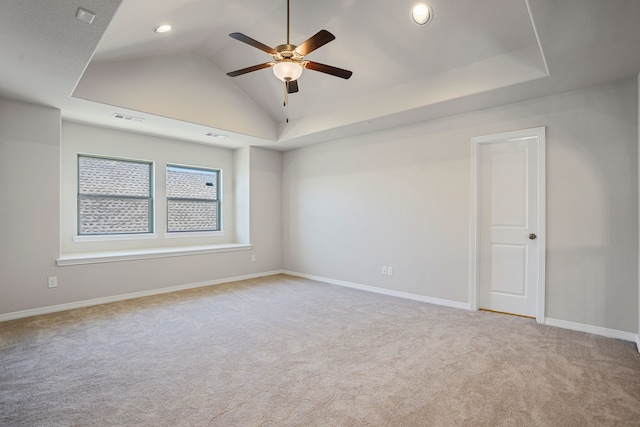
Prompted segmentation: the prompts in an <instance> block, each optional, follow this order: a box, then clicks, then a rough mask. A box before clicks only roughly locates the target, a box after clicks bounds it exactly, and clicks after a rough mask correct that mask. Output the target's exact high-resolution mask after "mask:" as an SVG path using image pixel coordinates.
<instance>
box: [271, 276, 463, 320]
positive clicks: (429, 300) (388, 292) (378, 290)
mask: <svg viewBox="0 0 640 427" xmlns="http://www.w3.org/2000/svg"><path fill="white" fill-rule="evenodd" d="M283 273H284V274H288V275H290V276H297V277H303V278H305V279H310V280H316V281H318V282H324V283H329V284H331V285H338V286H344V287H346V288H353V289H359V290H361V291H367V292H373V293H376V294H382V295H388V296H392V297H398V298H404V299H410V300H414V301H420V302H426V303H429V304H435V305H442V306H445V307H452V308H459V309H462V310H469V309H470V308H471V307H470V305H469V304H468V303H466V302H458V301H451V300H446V299H440V298H433V297H427V296H424V295H418V294H412V293H409V292H401V291H393V290H391V289H385V288H377V287H375V286H368V285H361V284H360V283H353V282H345V281H344V280H336V279H329V278H327V277H320V276H314V275H311V274H305V273H297V272H295V271H288V270H284V271H283Z"/></svg>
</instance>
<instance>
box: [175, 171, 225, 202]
mask: <svg viewBox="0 0 640 427" xmlns="http://www.w3.org/2000/svg"><path fill="white" fill-rule="evenodd" d="M167 197H169V198H177V199H205V200H217V199H218V172H217V171H205V170H199V169H189V168H181V167H177V166H167Z"/></svg>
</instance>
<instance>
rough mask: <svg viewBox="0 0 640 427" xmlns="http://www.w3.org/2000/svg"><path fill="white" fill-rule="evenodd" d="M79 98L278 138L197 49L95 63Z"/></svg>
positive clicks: (264, 116) (263, 116) (76, 93)
mask: <svg viewBox="0 0 640 427" xmlns="http://www.w3.org/2000/svg"><path fill="white" fill-rule="evenodd" d="M73 97H74V98H79V99H84V100H89V101H93V102H97V103H102V104H107V105H111V106H114V107H121V108H126V109H129V110H132V111H138V112H143V113H148V114H152V115H156V116H160V117H165V118H170V119H175V120H179V121H183V122H187V123H192V124H197V125H202V126H205V127H210V128H214V129H217V130H220V131H222V132H229V133H235V134H240V135H247V136H249V137H254V138H260V139H264V140H270V141H275V140H276V138H277V125H276V123H275V122H274V120H273V119H272V118H271V117H269V116H268V115H267V113H265V112H264V111H263V110H262V109H261V108H260V107H259V106H258V105H257V104H256V103H255V101H254V100H253V99H251V98H250V97H249V96H248V95H247V94H246V93H245V92H243V91H242V90H241V89H240V88H238V87H237V86H236V85H233V84H229V81H228V78H227V76H226V75H224V73H222V72H221V70H219V69H218V68H217V67H216V66H215V65H214V64H213V63H212V62H211V61H210V60H208V59H206V58H203V57H201V56H199V55H196V54H193V53H186V54H175V55H167V56H157V57H147V58H140V59H132V60H124V61H113V62H110V61H100V62H98V61H94V62H92V63H91V64H89V66H88V67H87V69H86V71H85V73H84V74H83V76H82V78H81V79H80V81H79V83H78V85H77V86H76V89H75V91H74V92H73Z"/></svg>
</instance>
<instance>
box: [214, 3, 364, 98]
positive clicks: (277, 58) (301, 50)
mask: <svg viewBox="0 0 640 427" xmlns="http://www.w3.org/2000/svg"><path fill="white" fill-rule="evenodd" d="M229 37H231V38H232V39H236V40H239V41H241V42H243V43H246V44H248V45H250V46H253V47H255V48H258V49H260V50H262V51H263V52H266V53H268V54H269V55H271V56H273V61H272V62H265V63H264V64H259V65H254V66H252V67H247V68H243V69H240V70H236V71H231V72H229V73H227V75H228V76H230V77H237V76H241V75H243V74H247V73H250V72H252V71H257V70H261V69H263V68H269V67H273V73H274V74H275V76H276V77H277V78H278V79H280V80H281V81H283V82H284V84H285V105H286V104H287V97H286V95H287V94H289V93H295V92H298V78H299V77H300V76H301V75H302V70H303V69H304V68H307V69H309V70H314V71H319V72H321V73H325V74H330V75H332V76H336V77H340V78H343V79H348V78H349V77H351V75H352V74H353V73H352V72H351V71H348V70H343V69H342V68H337V67H332V66H331V65H325V64H320V63H318V62H313V61H309V60H306V59H304V57H305V56H306V55H308V54H309V53H311V52H313V51H314V50H316V49H317V48H319V47H321V46H324V45H325V44H327V43H329V42H330V41H332V40H334V39H335V38H336V37H335V36H334V35H333V34H331V33H330V32H329V31H327V30H320V31H318V32H317V33H316V34H314V35H313V36H312V37H310V38H309V39H307V40H306V41H304V42H302V44H301V45H299V46H296V45H293V44H290V43H289V0H287V43H286V44H281V45H279V46H276V47H274V48H272V47H269V46H267V45H265V44H263V43H260V42H259V41H257V40H254V39H252V38H251V37H249V36H246V35H244V34H242V33H231V34H229Z"/></svg>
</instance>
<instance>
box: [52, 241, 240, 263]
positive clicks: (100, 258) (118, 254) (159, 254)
mask: <svg viewBox="0 0 640 427" xmlns="http://www.w3.org/2000/svg"><path fill="white" fill-rule="evenodd" d="M251 249H253V246H252V245H250V244H245V243H224V244H220V245H203V246H183V247H176V248H157V249H140V250H131V251H112V252H90V253H85V254H67V255H62V256H61V257H60V258H58V259H57V260H56V264H57V265H58V267H63V266H67V265H82V264H98V263H104V262H118V261H133V260H141V259H155V258H170V257H178V256H188V255H203V254H213V253H220V252H235V251H248V250H251Z"/></svg>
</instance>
